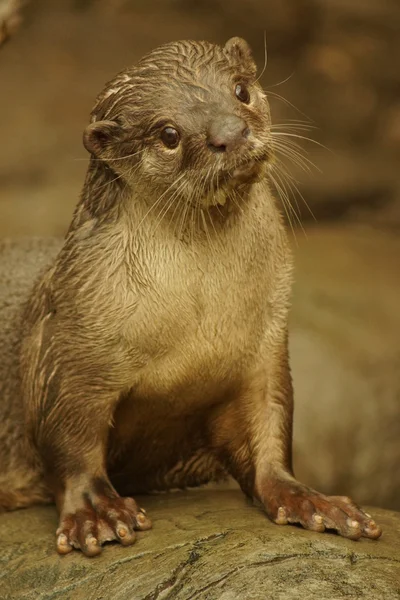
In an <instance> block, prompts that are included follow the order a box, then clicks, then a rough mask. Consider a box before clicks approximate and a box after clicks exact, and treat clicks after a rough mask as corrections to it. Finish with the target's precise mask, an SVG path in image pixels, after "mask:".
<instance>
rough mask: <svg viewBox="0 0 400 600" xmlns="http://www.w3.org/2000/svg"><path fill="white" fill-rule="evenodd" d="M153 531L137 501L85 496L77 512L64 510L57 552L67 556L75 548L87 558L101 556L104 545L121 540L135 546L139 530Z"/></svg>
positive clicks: (58, 531)
mask: <svg viewBox="0 0 400 600" xmlns="http://www.w3.org/2000/svg"><path fill="white" fill-rule="evenodd" d="M150 528H151V521H150V520H149V518H148V517H147V516H146V513H145V511H144V509H142V508H139V507H138V505H137V504H136V502H135V500H133V498H121V497H119V496H118V495H116V497H107V496H100V495H99V496H96V497H94V498H92V497H91V496H89V494H84V498H83V503H82V505H81V506H79V507H78V508H76V510H69V511H68V510H65V509H64V510H63V511H62V514H61V517H60V523H59V527H58V529H57V531H56V535H57V551H58V552H59V554H67V553H68V552H71V550H72V549H73V548H77V549H79V550H82V552H83V553H84V554H85V555H86V556H97V555H98V554H100V553H101V551H102V545H103V544H104V542H110V541H114V540H115V541H118V542H120V543H121V544H122V545H124V546H129V545H131V544H133V543H134V541H135V538H136V535H135V530H140V531H144V530H146V529H150Z"/></svg>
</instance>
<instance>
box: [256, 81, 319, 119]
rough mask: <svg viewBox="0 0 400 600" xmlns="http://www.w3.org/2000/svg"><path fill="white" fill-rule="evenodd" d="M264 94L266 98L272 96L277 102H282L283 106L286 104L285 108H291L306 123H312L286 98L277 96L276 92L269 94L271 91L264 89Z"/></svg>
mask: <svg viewBox="0 0 400 600" xmlns="http://www.w3.org/2000/svg"><path fill="white" fill-rule="evenodd" d="M271 87H272V86H271ZM264 92H265V93H266V94H267V96H272V97H273V98H276V99H277V100H280V101H281V102H283V103H284V104H286V106H289V107H290V108H293V110H295V111H296V112H297V113H299V115H301V116H302V117H304V118H305V119H306V120H307V122H308V123H313V122H314V121H313V120H312V119H311V118H310V117H309V116H308V115H306V114H305V113H303V111H302V110H300V109H299V108H297V106H295V105H294V104H292V103H291V102H290V101H289V100H286V98H284V97H283V96H281V95H280V94H277V93H276V92H271V91H269V90H268V88H265V89H264Z"/></svg>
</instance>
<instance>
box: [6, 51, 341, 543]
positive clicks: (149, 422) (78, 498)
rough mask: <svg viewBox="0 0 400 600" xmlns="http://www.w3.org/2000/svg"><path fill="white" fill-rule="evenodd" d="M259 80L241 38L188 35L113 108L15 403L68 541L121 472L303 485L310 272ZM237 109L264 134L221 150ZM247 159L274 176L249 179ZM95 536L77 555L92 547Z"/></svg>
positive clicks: (40, 290) (97, 132) (34, 302)
mask: <svg viewBox="0 0 400 600" xmlns="http://www.w3.org/2000/svg"><path fill="white" fill-rule="evenodd" d="M255 75H256V69H255V65H254V63H253V60H252V58H251V54H250V51H249V49H248V46H247V44H245V42H243V41H241V40H238V39H233V40H231V41H230V42H228V43H227V45H226V46H225V47H224V48H220V47H219V46H215V45H213V44H209V43H207V42H191V41H184V42H175V43H171V44H167V45H165V46H163V47H161V48H159V49H156V50H155V51H153V52H152V53H150V54H149V55H148V56H146V57H145V58H143V59H142V60H141V61H140V62H139V64H138V65H137V66H136V67H134V68H132V69H127V70H125V71H123V72H122V73H121V74H119V75H118V76H117V77H116V78H115V79H114V80H113V81H112V82H110V83H109V84H108V85H107V86H106V88H105V90H104V91H103V92H102V94H101V95H100V96H99V97H98V99H97V101H96V104H95V107H94V109H93V112H92V116H91V124H90V125H89V127H88V128H87V130H86V132H85V135H84V143H85V145H86V147H87V148H88V150H89V151H90V153H91V159H90V164H89V168H88V172H87V177H86V181H85V184H84V188H83V192H82V195H81V198H80V201H79V203H78V206H77V208H76V210H75V213H74V217H73V220H72V223H71V226H70V229H69V232H68V234H67V237H66V239H65V241H64V244H63V246H62V248H61V250H60V252H59V253H58V255H57V257H56V259H55V260H54V262H53V264H52V265H51V266H50V268H49V269H48V270H47V272H46V273H45V274H44V275H43V276H42V277H41V279H40V280H39V281H38V283H37V284H36V286H35V288H34V291H33V293H32V294H31V297H30V300H29V303H28V305H27V307H26V310H25V314H24V322H23V341H22V352H21V376H22V392H20V393H15V395H14V396H13V397H8V400H7V399H6V402H9V403H14V404H16V405H17V410H18V411H19V414H21V415H22V413H23V414H24V417H25V425H24V443H25V444H27V445H28V446H30V448H31V451H30V452H31V455H32V460H31V464H30V465H29V469H28V470H27V472H28V473H29V476H27V481H30V482H31V486H32V488H31V490H30V491H27V492H26V502H25V505H27V504H29V503H30V501H33V500H35V501H37V497H35V498H34V497H33V495H34V494H36V496H37V495H38V490H39V489H42V495H41V498H40V499H42V500H43V501H47V500H48V499H49V497H51V496H52V495H53V496H54V497H55V498H56V501H57V504H58V506H59V508H60V511H61V517H62V522H63V523H64V526H63V527H64V528H61V529H60V531H62V532H67V531H69V529H70V528H71V527H72V525H71V523H72V522H73V518H72V517H71V515H73V514H74V511H76V510H84V511H86V513H85V514H89V513H87V511H89V509H90V510H91V508H90V507H91V506H93V507H94V508H96V506H98V505H99V500H98V498H99V497H100V496H101V497H103V498H106V499H107V500H104V502H113V498H114V497H115V492H114V491H113V488H112V486H111V484H110V482H109V480H111V482H112V483H113V484H114V486H115V487H116V489H117V490H118V491H119V492H120V493H123V494H132V493H136V492H144V491H151V490H162V489H169V488H176V487H185V486H187V485H190V486H193V485H199V484H202V483H206V482H208V481H212V480H218V479H220V478H222V477H224V476H226V475H227V474H231V475H233V476H234V477H235V478H236V479H237V480H238V481H239V483H240V485H241V487H242V489H243V490H244V492H245V493H246V494H248V495H249V496H252V497H256V498H258V499H259V500H261V501H262V502H264V503H265V504H266V505H268V502H269V501H268V493H269V492H268V490H269V488H271V489H274V490H275V489H276V485H277V484H276V481H277V480H282V481H292V480H293V475H292V471H291V437H292V413H293V399H292V385H291V377H290V370H289V363H288V349H287V339H288V336H287V316H288V308H289V297H290V287H291V271H292V262H291V256H290V251H289V248H288V244H287V239H286V235H285V231H284V227H283V223H282V219H281V216H280V213H279V211H278V208H277V206H276V203H275V200H274V198H273V197H272V194H271V192H270V188H269V184H268V179H267V177H266V165H267V163H268V161H269V160H270V158H271V155H272V152H273V148H272V143H271V135H270V116H269V108H268V104H267V101H266V98H265V95H264V93H263V92H262V90H261V88H260V87H259V85H258V84H257V83H256V81H255ZM237 82H244V83H245V84H247V85H248V87H249V89H250V91H251V102H250V104H244V103H241V102H239V101H238V99H237V98H236V97H235V94H234V87H235V83H237ZM232 114H233V115H236V116H237V117H238V118H240V119H242V120H243V122H244V123H245V124H247V126H248V127H249V129H250V131H251V134H250V137H249V138H248V141H247V143H246V144H244V145H242V146H240V147H238V148H237V149H235V150H234V151H232V152H229V153H217V154H218V155H216V153H215V151H212V150H211V149H210V147H209V144H208V132H209V131H210V127H211V124H213V123H214V122H215V120H216V119H222V120H223V119H224V118H225V116H226V115H232ZM171 123H172V124H173V125H174V126H176V127H177V128H178V129H179V130H180V132H181V138H182V139H181V144H180V146H179V147H178V148H177V149H176V150H173V151H172V150H169V149H166V148H165V146H164V145H163V143H162V142H161V140H160V131H161V130H162V128H163V127H164V126H165V125H166V124H171ZM247 161H252V164H253V167H254V169H255V170H256V177H253V174H252V171H251V174H250V175H249V179H248V181H246V178H245V180H244V181H241V180H238V181H236V182H235V173H236V171H235V170H236V169H237V168H238V167H240V168H242V167H243V165H246V164H248V163H247ZM249 164H250V163H249ZM253 167H252V169H253ZM243 168H244V174H245V175H246V173H247V171H246V168H247V167H246V166H245V167H243ZM239 170H240V169H239ZM157 201H158V202H157ZM22 403H23V408H22ZM0 453H3V454H4V448H3V449H2V448H1V446H0ZM272 480H273V483H272V484H271V485H270V484H269V483H268V482H270V481H272ZM0 481H1V480H0ZM293 481H294V480H293ZM95 482H97V483H95ZM99 482H100V483H99ZM39 483H40V485H39ZM267 483H268V485H267ZM284 485H285V484H284ZM296 485H297V484H296ZM299 485H300V484H299ZM14 486H15V492H12V489H11V492H9V493H10V494H11V495H12V494H13V493H14V498H15V501H14V505H13V501H10V500H8V502H7V501H4V500H2V498H4V493H3V496H0V504H1V503H2V504H3V506H4V507H5V508H7V509H10V508H15V507H17V506H18V505H21V504H18V501H17V498H19V497H20V496H21V494H22V490H23V489H26V485H25V487H24V486H21V485H18V482H17V484H14ZM40 486H42V487H40ZM99 486H100V487H99ZM268 486H269V487H268ZM99 489H101V490H102V492H100V491H99ZM302 489H303V488H302ZM107 490H108V492H107ZM303 491H304V490H303ZM283 495H284V494H283ZM11 497H12V496H11ZM282 497H283V496H282ZM118 502H119V501H118ZM107 506H108V505H107ZM79 507H80V508H79ZM96 510H97V509H96ZM121 510H122V509H121ZM134 510H136V509H134ZM267 512H268V506H267ZM135 514H136V513H135ZM269 514H270V515H271V516H272V517H273V518H275V517H274V515H272V514H271V511H269ZM63 516H64V521H63ZM66 524H67V525H66ZM303 524H304V523H303ZM93 527H94V526H93ZM343 527H344V526H343ZM93 531H95V529H93ZM96 531H97V530H96ZM82 535H83V534H82V533H81V532H80V533H79V532H78V534H77V540H78V541H76V542H75V545H79V544H80V547H81V548H82V549H84V551H87V553H88V554H90V553H91V551H90V550H87V547H86V546H85V543H86V542H84V541H82V540H83V538H82ZM93 535H95V534H93ZM107 535H108V534H107ZM107 535H106V534H104V537H103V539H109V538H108V537H107ZM85 548H86V550H85Z"/></svg>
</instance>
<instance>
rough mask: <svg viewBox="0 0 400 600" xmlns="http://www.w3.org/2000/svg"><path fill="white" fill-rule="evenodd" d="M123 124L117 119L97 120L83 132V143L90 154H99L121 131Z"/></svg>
mask: <svg viewBox="0 0 400 600" xmlns="http://www.w3.org/2000/svg"><path fill="white" fill-rule="evenodd" d="M120 130H121V126H120V125H118V124H117V123H115V121H95V122H94V123H91V124H90V125H88V126H87V127H86V129H85V131H84V133H83V145H84V146H85V148H86V150H87V151H88V152H90V154H94V155H95V156H99V155H101V154H102V153H103V151H104V150H105V148H106V147H107V146H108V145H109V144H110V141H111V140H113V141H114V140H115V137H118V134H119V133H120Z"/></svg>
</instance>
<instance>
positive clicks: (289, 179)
mask: <svg viewBox="0 0 400 600" xmlns="http://www.w3.org/2000/svg"><path fill="white" fill-rule="evenodd" d="M276 167H277V169H278V170H280V172H281V173H282V175H283V176H284V177H285V178H286V181H287V184H288V185H289V187H290V189H291V190H292V193H293V195H294V197H295V198H296V194H297V195H298V196H300V198H301V199H302V201H303V203H304V205H305V206H306V208H307V210H308V212H309V213H310V215H311V216H312V218H313V219H314V221H315V222H317V218H316V217H315V215H314V213H313V211H312V210H311V207H310V206H309V204H308V202H307V201H306V199H305V198H304V196H303V194H302V193H301V191H300V189H299V187H298V185H297V183H298V182H296V179H295V178H294V177H293V176H292V175H291V174H290V173H289V172H288V171H287V169H286V167H285V165H283V163H282V162H281V161H278V162H277V164H276Z"/></svg>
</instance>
